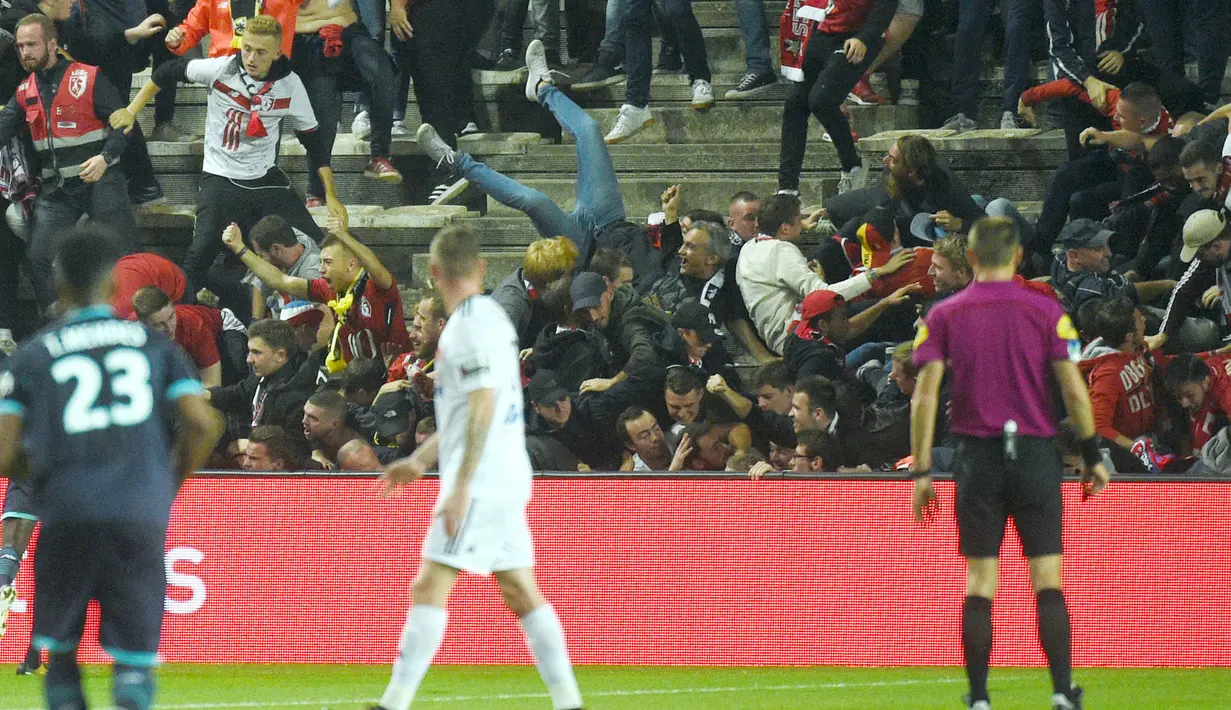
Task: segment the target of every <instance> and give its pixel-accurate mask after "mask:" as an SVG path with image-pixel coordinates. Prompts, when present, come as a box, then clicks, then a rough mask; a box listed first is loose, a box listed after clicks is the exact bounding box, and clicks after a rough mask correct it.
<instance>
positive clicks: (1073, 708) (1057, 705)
mask: <svg viewBox="0 0 1231 710" xmlns="http://www.w3.org/2000/svg"><path fill="white" fill-rule="evenodd" d="M1082 695H1085V693H1084V692H1083V691H1082V689H1081V688H1079V687H1077V686H1076V685H1075V686H1073V687H1072V688H1071V689H1069V692H1067V693H1056V694H1054V695H1052V696H1051V708H1052V710H1081V696H1082Z"/></svg>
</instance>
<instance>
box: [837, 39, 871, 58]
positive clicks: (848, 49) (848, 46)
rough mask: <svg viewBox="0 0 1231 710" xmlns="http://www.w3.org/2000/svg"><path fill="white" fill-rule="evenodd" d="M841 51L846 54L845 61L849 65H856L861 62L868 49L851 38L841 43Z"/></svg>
mask: <svg viewBox="0 0 1231 710" xmlns="http://www.w3.org/2000/svg"><path fill="white" fill-rule="evenodd" d="M842 51H843V52H845V53H846V61H848V62H850V63H851V64H858V63H860V62H862V61H863V58H864V56H865V55H866V54H867V53H868V47H867V45H865V44H864V43H863V42H861V41H859V40H858V39H856V38H854V37H851V38H850V39H848V40H846V41H845V42H843V43H842Z"/></svg>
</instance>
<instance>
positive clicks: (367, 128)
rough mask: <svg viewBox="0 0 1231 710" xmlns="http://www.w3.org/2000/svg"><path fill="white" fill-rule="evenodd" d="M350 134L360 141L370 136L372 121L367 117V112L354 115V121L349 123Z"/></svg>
mask: <svg viewBox="0 0 1231 710" xmlns="http://www.w3.org/2000/svg"><path fill="white" fill-rule="evenodd" d="M350 134H351V135H352V136H354V137H356V138H358V139H359V140H361V141H365V140H367V139H368V136H370V135H372V119H371V118H369V117H368V112H367V111H360V112H359V113H357V114H355V120H353V121H351V122H350Z"/></svg>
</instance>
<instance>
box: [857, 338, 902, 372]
mask: <svg viewBox="0 0 1231 710" xmlns="http://www.w3.org/2000/svg"><path fill="white" fill-rule="evenodd" d="M894 345H897V343H864V344H863V345H860V346H859V347H857V348H855V349H854V350H852V351H850V352H849V353H847V354H846V366H847V368H849V369H851V370H858V369H859V368H860V366H862V365H863V364H864V363H866V362H868V361H869V360H880V361H881V362H882V363H883V362H885V361H886V360H888V359H889V358H887V357H886V356H885V351H886V350H888V349H889V348H892V347H893V346H894Z"/></svg>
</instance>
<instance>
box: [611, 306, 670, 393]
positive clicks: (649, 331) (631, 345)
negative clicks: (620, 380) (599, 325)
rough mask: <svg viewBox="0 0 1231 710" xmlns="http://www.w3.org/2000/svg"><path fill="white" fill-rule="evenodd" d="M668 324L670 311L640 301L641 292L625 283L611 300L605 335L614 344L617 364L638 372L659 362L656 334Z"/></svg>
mask: <svg viewBox="0 0 1231 710" xmlns="http://www.w3.org/2000/svg"><path fill="white" fill-rule="evenodd" d="M666 323H667V314H666V313H663V312H662V311H661V310H659V309H657V308H655V307H653V306H651V305H649V304H647V303H643V302H642V301H641V294H639V293H637V291H636V289H634V288H633V287H632V286H630V285H628V284H625V285H624V286H621V287H620V288H618V289H616V290H615V294H614V296H613V297H612V299H611V317H610V319H609V320H608V321H607V327H606V328H603V335H604V336H606V338H607V343H608V345H610V346H611V351H612V357H613V358H614V364H615V366H616V367H617V368H618V369H620V370H623V371H624V372H638V371H641V370H644V369H646V368H649V367H653V366H655V365H657V364H658V353H657V351H656V350H655V349H654V341H653V337H654V333H655V332H657V331H658V329H659V328H661V327H662V326H663V325H665V324H666Z"/></svg>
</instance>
